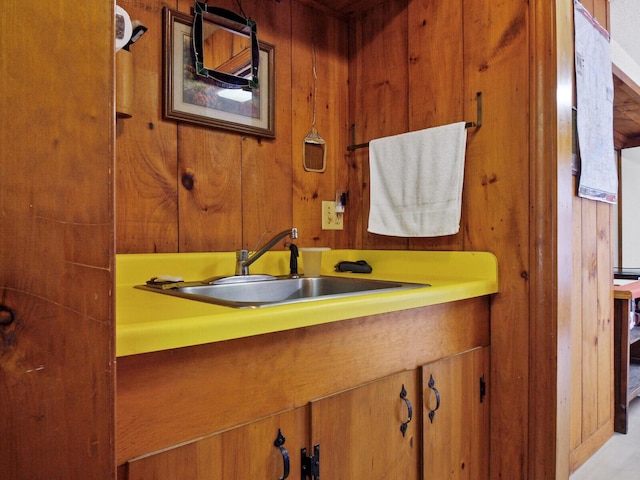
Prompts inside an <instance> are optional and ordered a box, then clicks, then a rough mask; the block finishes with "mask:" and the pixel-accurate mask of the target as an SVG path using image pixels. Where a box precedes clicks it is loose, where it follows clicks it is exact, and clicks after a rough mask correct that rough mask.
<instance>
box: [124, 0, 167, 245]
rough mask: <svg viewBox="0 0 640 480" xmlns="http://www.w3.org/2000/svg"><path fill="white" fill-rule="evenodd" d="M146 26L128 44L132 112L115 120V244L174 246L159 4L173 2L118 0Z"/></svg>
mask: <svg viewBox="0 0 640 480" xmlns="http://www.w3.org/2000/svg"><path fill="white" fill-rule="evenodd" d="M118 5H120V6H121V7H122V8H124V9H125V11H126V12H127V13H128V14H129V16H130V17H131V19H132V20H139V21H141V22H142V23H143V24H144V25H146V26H147V27H148V29H149V30H148V31H147V33H146V34H145V35H144V36H143V37H142V38H141V39H140V41H138V42H137V43H136V44H135V45H134V46H133V47H132V48H131V53H132V57H133V72H134V74H133V107H132V110H133V116H132V117H131V118H127V119H118V120H117V130H116V177H117V182H116V221H117V228H116V248H117V251H118V252H119V253H136V252H176V251H178V220H177V212H178V210H177V202H178V198H177V195H178V192H177V178H176V176H177V137H176V135H177V127H176V124H175V123H174V122H165V121H163V120H162V7H163V6H165V5H166V6H169V7H171V8H174V9H175V8H176V6H177V5H176V2H175V1H174V2H163V1H154V0H149V1H147V2H140V1H136V0H118Z"/></svg>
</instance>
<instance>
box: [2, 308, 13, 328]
mask: <svg viewBox="0 0 640 480" xmlns="http://www.w3.org/2000/svg"><path fill="white" fill-rule="evenodd" d="M15 319H16V314H15V313H13V310H11V309H10V308H9V307H7V306H6V305H0V325H2V326H3V327H8V326H9V325H11V324H12V323H13V321H14V320H15Z"/></svg>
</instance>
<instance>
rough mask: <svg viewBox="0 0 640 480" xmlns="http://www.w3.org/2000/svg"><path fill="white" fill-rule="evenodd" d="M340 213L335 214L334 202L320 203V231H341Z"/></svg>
mask: <svg viewBox="0 0 640 480" xmlns="http://www.w3.org/2000/svg"><path fill="white" fill-rule="evenodd" d="M342 215H343V214H342V213H336V202H332V201H323V202H322V230H342Z"/></svg>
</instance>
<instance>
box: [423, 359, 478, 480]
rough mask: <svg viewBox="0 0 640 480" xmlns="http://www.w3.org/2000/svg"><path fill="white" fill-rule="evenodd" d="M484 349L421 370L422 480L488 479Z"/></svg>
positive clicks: (440, 361) (429, 365)
mask: <svg viewBox="0 0 640 480" xmlns="http://www.w3.org/2000/svg"><path fill="white" fill-rule="evenodd" d="M488 380H489V348H488V347H484V348H477V349H475V350H471V351H469V352H466V353H462V354H459V355H455V356H451V357H447V358H445V359H442V360H439V361H437V362H434V363H430V364H428V365H425V366H424V367H422V393H423V397H422V404H423V442H424V446H423V449H424V450H423V455H424V461H423V465H424V467H423V468H424V472H423V474H424V476H423V478H424V479H425V480H429V479H434V480H445V479H472V480H473V479H480V480H484V479H486V478H489V396H488V394H486V393H488V387H486V388H482V390H483V391H484V392H485V394H482V393H481V383H482V384H484V385H488Z"/></svg>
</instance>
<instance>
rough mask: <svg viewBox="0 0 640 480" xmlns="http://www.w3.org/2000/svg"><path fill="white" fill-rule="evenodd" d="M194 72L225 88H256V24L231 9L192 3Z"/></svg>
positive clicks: (257, 58)
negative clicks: (193, 6) (193, 4)
mask: <svg viewBox="0 0 640 480" xmlns="http://www.w3.org/2000/svg"><path fill="white" fill-rule="evenodd" d="M192 37H193V51H194V55H195V63H196V72H197V73H198V75H201V76H203V77H207V78H210V79H212V80H214V81H215V82H216V83H218V84H219V85H220V86H222V87H225V88H235V89H240V88H249V89H252V88H258V63H259V55H260V54H259V50H258V35H257V27H256V23H255V22H254V21H253V20H250V19H247V18H244V17H242V16H240V15H238V14H236V13H234V12H232V11H230V10H226V9H224V8H218V7H212V6H209V5H207V4H205V3H203V2H198V1H196V2H195V8H194V19H193V35H192Z"/></svg>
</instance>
